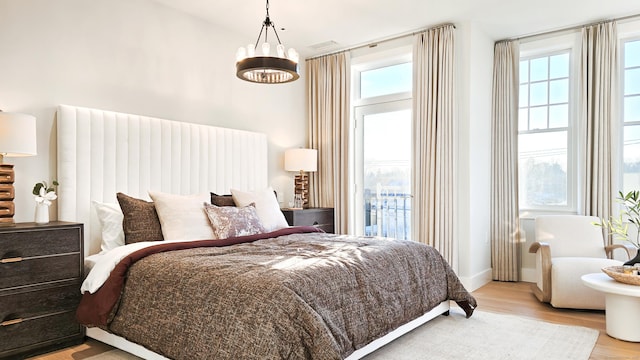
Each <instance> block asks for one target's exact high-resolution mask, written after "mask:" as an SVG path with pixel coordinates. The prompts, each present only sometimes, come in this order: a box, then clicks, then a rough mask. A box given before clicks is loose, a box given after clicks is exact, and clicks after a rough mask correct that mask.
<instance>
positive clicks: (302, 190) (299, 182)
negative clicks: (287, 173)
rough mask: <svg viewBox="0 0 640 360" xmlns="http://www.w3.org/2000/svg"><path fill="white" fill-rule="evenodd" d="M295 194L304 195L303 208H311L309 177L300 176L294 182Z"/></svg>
mask: <svg viewBox="0 0 640 360" xmlns="http://www.w3.org/2000/svg"><path fill="white" fill-rule="evenodd" d="M293 183H294V189H293V193H294V194H301V195H302V208H303V209H307V208H309V176H308V175H305V174H298V175H296V177H295V180H294V182H293Z"/></svg>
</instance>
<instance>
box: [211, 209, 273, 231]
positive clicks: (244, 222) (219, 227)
mask: <svg viewBox="0 0 640 360" xmlns="http://www.w3.org/2000/svg"><path fill="white" fill-rule="evenodd" d="M204 211H205V212H206V213H207V216H208V217H209V221H210V222H211V227H212V228H213V234H214V235H215V237H216V239H226V238H230V237H234V236H244V235H253V234H260V233H263V232H265V230H264V227H263V226H262V223H261V222H260V218H258V213H257V212H256V207H255V204H253V203H251V204H249V205H248V206H245V207H235V206H215V205H210V204H207V203H205V204H204Z"/></svg>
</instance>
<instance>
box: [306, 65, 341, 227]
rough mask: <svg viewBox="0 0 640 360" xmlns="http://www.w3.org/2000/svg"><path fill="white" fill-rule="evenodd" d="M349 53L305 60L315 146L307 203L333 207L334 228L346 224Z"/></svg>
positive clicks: (309, 110)
mask: <svg viewBox="0 0 640 360" xmlns="http://www.w3.org/2000/svg"><path fill="white" fill-rule="evenodd" d="M349 67H350V56H349V54H348V53H340V54H335V55H327V56H323V57H320V58H316V59H310V60H307V61H306V75H307V109H308V119H309V146H310V147H311V148H312V149H317V150H318V171H317V172H314V173H311V176H310V177H309V183H310V193H309V205H310V206H321V207H333V208H334V209H335V231H336V233H338V234H346V233H347V231H348V224H349V216H348V215H349V176H348V175H349V137H350V136H349V113H350V110H349V98H350V96H351V95H350V94H351V93H350V88H349V86H350V72H349Z"/></svg>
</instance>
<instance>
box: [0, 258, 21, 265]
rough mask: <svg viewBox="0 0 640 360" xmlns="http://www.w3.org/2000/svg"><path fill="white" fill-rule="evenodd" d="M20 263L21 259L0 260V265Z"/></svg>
mask: <svg viewBox="0 0 640 360" xmlns="http://www.w3.org/2000/svg"><path fill="white" fill-rule="evenodd" d="M20 261H22V258H21V257H12V258H6V259H2V260H0V263H2V264H8V263H14V262H20Z"/></svg>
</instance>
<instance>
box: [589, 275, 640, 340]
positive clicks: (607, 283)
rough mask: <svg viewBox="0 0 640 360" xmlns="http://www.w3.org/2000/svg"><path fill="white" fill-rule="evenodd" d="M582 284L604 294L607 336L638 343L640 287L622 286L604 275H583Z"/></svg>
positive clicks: (639, 335) (639, 334) (639, 333)
mask: <svg viewBox="0 0 640 360" xmlns="http://www.w3.org/2000/svg"><path fill="white" fill-rule="evenodd" d="M582 282H583V283H584V284H585V285H586V286H588V287H590V288H592V289H595V290H598V291H602V292H603V293H604V294H605V321H606V323H607V334H609V336H611V337H614V338H616V339H620V340H626V341H632V342H640V326H638V323H640V286H637V285H628V284H623V283H621V282H618V281H615V280H613V279H612V278H610V277H609V276H608V275H607V274H604V273H597V274H587V275H583V276H582Z"/></svg>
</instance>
